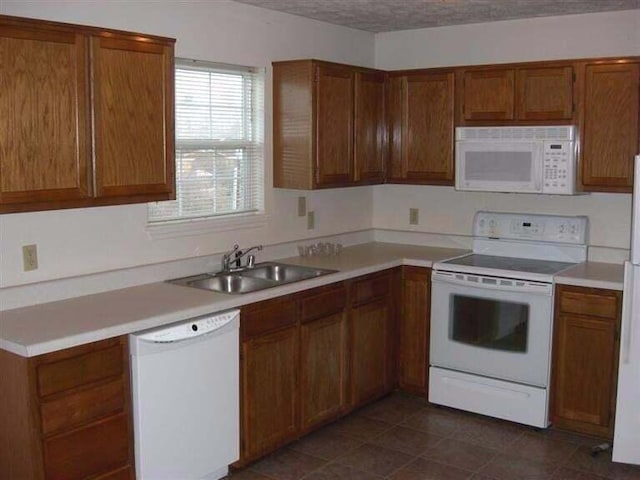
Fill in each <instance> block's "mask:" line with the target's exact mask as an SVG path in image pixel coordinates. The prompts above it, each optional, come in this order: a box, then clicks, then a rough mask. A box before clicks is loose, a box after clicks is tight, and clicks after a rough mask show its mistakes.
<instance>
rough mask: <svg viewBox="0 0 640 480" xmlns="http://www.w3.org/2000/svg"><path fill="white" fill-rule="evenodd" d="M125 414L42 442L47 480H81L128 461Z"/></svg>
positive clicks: (127, 432)
mask: <svg viewBox="0 0 640 480" xmlns="http://www.w3.org/2000/svg"><path fill="white" fill-rule="evenodd" d="M129 448H130V444H129V427H128V417H127V415H125V414H121V415H117V416H114V417H110V418H108V419H105V420H101V421H99V422H96V423H94V424H91V425H88V426H86V427H83V428H80V429H77V430H73V431H71V432H68V433H64V434H61V435H57V436H54V437H49V438H47V439H46V440H44V463H45V471H46V472H47V474H46V478H47V480H82V479H85V478H88V477H90V476H93V475H95V474H96V473H98V474H102V473H106V472H109V471H112V470H114V469H116V468H118V467H120V466H122V465H123V464H126V463H127V462H128V460H129Z"/></svg>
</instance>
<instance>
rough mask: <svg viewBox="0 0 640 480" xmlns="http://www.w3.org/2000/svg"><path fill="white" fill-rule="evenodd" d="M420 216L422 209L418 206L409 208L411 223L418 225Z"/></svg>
mask: <svg viewBox="0 0 640 480" xmlns="http://www.w3.org/2000/svg"><path fill="white" fill-rule="evenodd" d="M419 218H420V210H419V209H417V208H410V209H409V225H417V224H418V221H419Z"/></svg>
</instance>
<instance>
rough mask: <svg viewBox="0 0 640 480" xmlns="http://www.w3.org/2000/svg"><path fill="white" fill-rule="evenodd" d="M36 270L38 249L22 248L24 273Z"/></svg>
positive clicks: (24, 246)
mask: <svg viewBox="0 0 640 480" xmlns="http://www.w3.org/2000/svg"><path fill="white" fill-rule="evenodd" d="M37 268H38V247H37V245H35V244H33V245H23V246H22V269H23V270H24V271H25V272H28V271H30V270H36V269H37Z"/></svg>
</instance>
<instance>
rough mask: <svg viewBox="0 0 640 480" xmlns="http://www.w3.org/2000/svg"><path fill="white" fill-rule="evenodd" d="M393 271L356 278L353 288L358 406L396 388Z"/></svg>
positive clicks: (353, 368)
mask: <svg viewBox="0 0 640 480" xmlns="http://www.w3.org/2000/svg"><path fill="white" fill-rule="evenodd" d="M392 279H393V274H392V273H391V272H387V271H386V272H382V273H381V274H373V275H370V276H367V277H364V278H361V279H358V280H356V281H355V282H354V283H353V285H352V287H351V299H352V300H351V302H352V303H351V310H350V312H349V315H350V330H351V332H350V333H351V379H350V384H351V404H352V406H353V407H359V406H361V405H363V404H365V403H367V402H369V401H371V400H374V399H376V398H378V397H381V396H382V395H384V394H385V393H388V392H390V391H391V389H392V388H393V379H392V372H393V371H394V365H393V363H394V362H393V341H394V334H395V325H394V323H395V315H394V311H393V308H394V307H393V303H394V302H393V297H392V292H393V289H392V284H391V282H392Z"/></svg>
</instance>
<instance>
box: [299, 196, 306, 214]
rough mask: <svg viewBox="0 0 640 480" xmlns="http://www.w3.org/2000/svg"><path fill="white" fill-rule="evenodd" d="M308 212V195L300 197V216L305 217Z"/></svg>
mask: <svg viewBox="0 0 640 480" xmlns="http://www.w3.org/2000/svg"><path fill="white" fill-rule="evenodd" d="M306 214H307V197H298V216H299V217H304V216H305V215H306Z"/></svg>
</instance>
